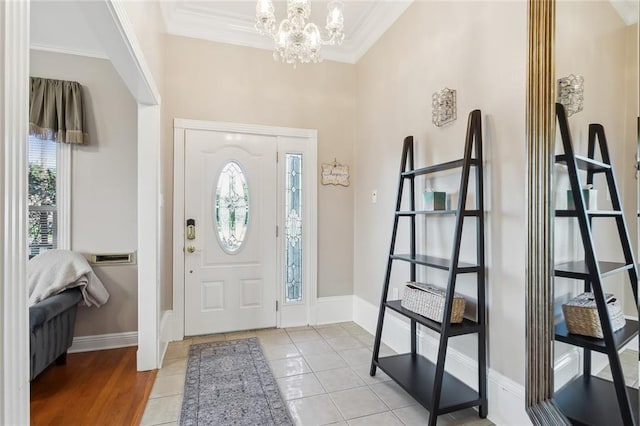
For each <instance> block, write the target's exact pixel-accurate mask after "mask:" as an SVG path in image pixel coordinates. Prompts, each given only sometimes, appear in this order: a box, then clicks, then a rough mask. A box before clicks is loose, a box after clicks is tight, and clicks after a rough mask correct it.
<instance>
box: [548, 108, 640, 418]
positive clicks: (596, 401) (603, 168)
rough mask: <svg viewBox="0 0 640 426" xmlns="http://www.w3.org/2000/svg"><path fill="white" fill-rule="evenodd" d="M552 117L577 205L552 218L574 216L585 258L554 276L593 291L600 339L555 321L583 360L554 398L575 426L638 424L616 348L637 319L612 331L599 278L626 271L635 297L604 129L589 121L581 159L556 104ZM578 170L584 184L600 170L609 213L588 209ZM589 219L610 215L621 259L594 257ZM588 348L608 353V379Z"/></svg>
mask: <svg viewBox="0 0 640 426" xmlns="http://www.w3.org/2000/svg"><path fill="white" fill-rule="evenodd" d="M556 117H557V120H558V125H559V127H560V136H561V138H562V146H563V149H564V154H563V155H557V156H556V162H557V163H560V164H565V165H566V167H567V172H568V175H569V182H570V185H571V193H572V196H573V200H574V206H576V208H575V210H556V216H557V217H575V218H577V219H578V225H579V227H580V234H581V237H582V244H583V246H584V256H585V259H584V261H573V262H567V263H562V264H559V265H556V266H555V276H556V277H564V278H572V279H576V280H581V281H584V291H593V294H594V298H595V300H596V306H597V308H598V316H599V318H600V323H601V324H602V334H603V336H604V338H603V339H597V338H591V337H586V336H580V335H576V334H571V333H569V332H568V331H567V327H566V324H565V323H564V322H562V323H560V324H557V325H556V327H555V338H556V340H558V341H560V342H564V343H568V344H570V345H575V346H579V347H582V348H583V350H584V353H583V359H584V362H583V372H582V375H580V376H578V377H577V378H574V379H573V380H571V381H570V382H569V383H567V384H566V385H565V386H563V387H562V389H560V390H558V391H557V392H556V393H555V397H554V398H555V401H556V403H557V405H558V407H559V408H560V410H561V411H562V412H563V414H564V415H565V416H567V417H568V418H569V419H570V420H571V421H572V422H573V423H574V424H578V425H603V426H605V425H606V426H613V425H625V426H631V425H634V426H638V425H640V422H639V420H638V390H637V389H633V388H631V387H628V386H626V385H625V383H624V376H623V373H622V367H621V364H620V358H619V356H618V351H619V350H620V349H621V348H622V347H623V346H625V345H626V344H627V343H629V342H630V341H631V340H632V339H633V338H634V337H635V336H636V335H638V322H637V321H632V320H627V322H626V325H625V326H624V327H623V328H622V329H620V330H618V331H616V332H613V331H612V326H611V322H610V320H609V315H608V313H607V308H606V301H605V293H604V290H603V282H602V278H604V277H606V276H609V275H612V274H615V273H619V272H624V271H626V272H627V275H628V277H629V281H630V284H631V288H632V289H633V294H634V297H635V300H638V272H637V269H636V263H635V261H634V258H633V252H632V251H631V244H630V242H629V233H628V231H627V225H626V223H625V219H624V215H623V214H622V205H621V203H620V196H619V194H618V187H617V185H616V180H615V175H614V172H613V166H612V165H611V160H610V157H609V150H608V148H607V140H606V137H605V133H604V128H603V127H602V125H600V124H590V125H589V145H588V151H589V152H588V157H581V156H577V155H575V153H574V151H573V147H572V143H571V134H570V132H569V126H568V123H567V117H566V114H565V111H564V107H563V106H562V105H561V104H556ZM596 143H597V144H598V145H599V148H600V154H601V157H602V161H597V160H595V148H596ZM578 170H582V171H586V175H587V184H593V178H594V175H595V174H600V173H603V174H604V175H605V177H606V180H607V187H608V191H609V195H610V198H611V205H612V210H611V211H590V210H587V208H586V204H585V200H584V196H583V194H582V190H581V188H580V181H579V177H578ZM593 218H614V219H615V221H616V225H617V229H618V234H619V238H620V243H621V246H622V252H623V253H624V262H623V263H619V262H604V261H599V260H598V258H597V256H596V252H595V246H594V241H593V235H592V232H591V230H592V219H593ZM591 351H596V352H600V353H603V354H606V355H607V356H608V358H609V366H610V368H611V375H612V377H613V382H611V381H608V380H604V379H601V378H599V377H595V376H592V375H591Z"/></svg>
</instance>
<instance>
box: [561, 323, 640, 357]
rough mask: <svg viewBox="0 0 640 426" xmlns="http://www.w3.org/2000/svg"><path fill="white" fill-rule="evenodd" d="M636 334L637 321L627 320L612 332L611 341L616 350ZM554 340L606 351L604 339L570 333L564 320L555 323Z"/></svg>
mask: <svg viewBox="0 0 640 426" xmlns="http://www.w3.org/2000/svg"><path fill="white" fill-rule="evenodd" d="M637 334H638V321H634V320H627V323H626V325H625V326H624V327H622V328H621V329H620V330H618V331H616V332H615V333H613V341H614V342H615V347H616V350H620V349H621V348H623V347H624V346H625V345H626V344H627V343H629V342H630V341H631V340H633V338H634V337H636V335H637ZM556 340H557V341H559V342H563V343H568V344H570V345H574V346H580V347H583V348H586V349H589V350H591V351H596V352H602V353H604V354H606V353H607V351H608V348H607V345H606V344H605V342H604V339H598V338H596V337H589V336H581V335H579V334H571V333H569V330H567V324H566V323H565V322H564V321H563V322H561V323H559V324H556Z"/></svg>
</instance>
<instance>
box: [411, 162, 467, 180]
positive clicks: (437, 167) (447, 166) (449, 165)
mask: <svg viewBox="0 0 640 426" xmlns="http://www.w3.org/2000/svg"><path fill="white" fill-rule="evenodd" d="M469 164H471V165H472V166H477V165H479V164H480V162H479V161H478V160H477V159H476V158H472V159H470V160H469ZM463 165H464V158H461V159H459V160H453V161H447V162H446V163H440V164H434V165H432V166H427V167H421V168H419V169H414V170H407V171H405V172H402V173H400V176H402V177H404V178H410V177H413V176H420V175H427V174H430V173H437V172H443V171H445V170H451V169H457V168H460V167H462V166H463Z"/></svg>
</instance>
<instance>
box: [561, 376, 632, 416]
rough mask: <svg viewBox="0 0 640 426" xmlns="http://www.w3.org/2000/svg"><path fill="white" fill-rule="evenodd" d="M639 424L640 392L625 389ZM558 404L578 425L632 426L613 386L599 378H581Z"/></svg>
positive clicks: (563, 392) (564, 391)
mask: <svg viewBox="0 0 640 426" xmlns="http://www.w3.org/2000/svg"><path fill="white" fill-rule="evenodd" d="M625 389H626V392H627V394H628V395H629V401H630V402H631V415H632V416H633V417H634V419H635V424H638V422H639V421H640V419H639V417H640V411H638V408H639V407H638V401H640V399H638V389H634V388H631V387H628V386H625ZM553 399H554V401H555V402H556V404H557V405H558V408H560V411H562V414H564V415H565V416H567V417H568V418H569V419H570V420H571V421H572V424H576V425H607V426H628V424H627V425H625V422H624V421H623V420H622V416H621V415H620V406H619V405H618V399H617V398H616V390H615V387H614V384H613V382H611V381H609V380H605V379H602V378H600V377H596V376H590V377H589V376H578V377H577V378H575V379H573V380H571V381H570V382H569V383H567V384H566V385H564V386H563V387H562V388H561V389H559V390H558V391H557V392H556V393H555V395H554V398H553Z"/></svg>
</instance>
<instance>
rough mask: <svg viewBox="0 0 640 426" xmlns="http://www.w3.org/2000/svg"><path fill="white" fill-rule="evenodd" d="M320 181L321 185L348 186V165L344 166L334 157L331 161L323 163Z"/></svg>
mask: <svg viewBox="0 0 640 426" xmlns="http://www.w3.org/2000/svg"><path fill="white" fill-rule="evenodd" d="M321 167H322V171H321V172H320V173H321V183H322V184H323V185H342V186H349V166H344V165H342V164H340V163H338V161H337V160H336V159H335V158H334V159H333V163H323V164H322V166H321Z"/></svg>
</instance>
